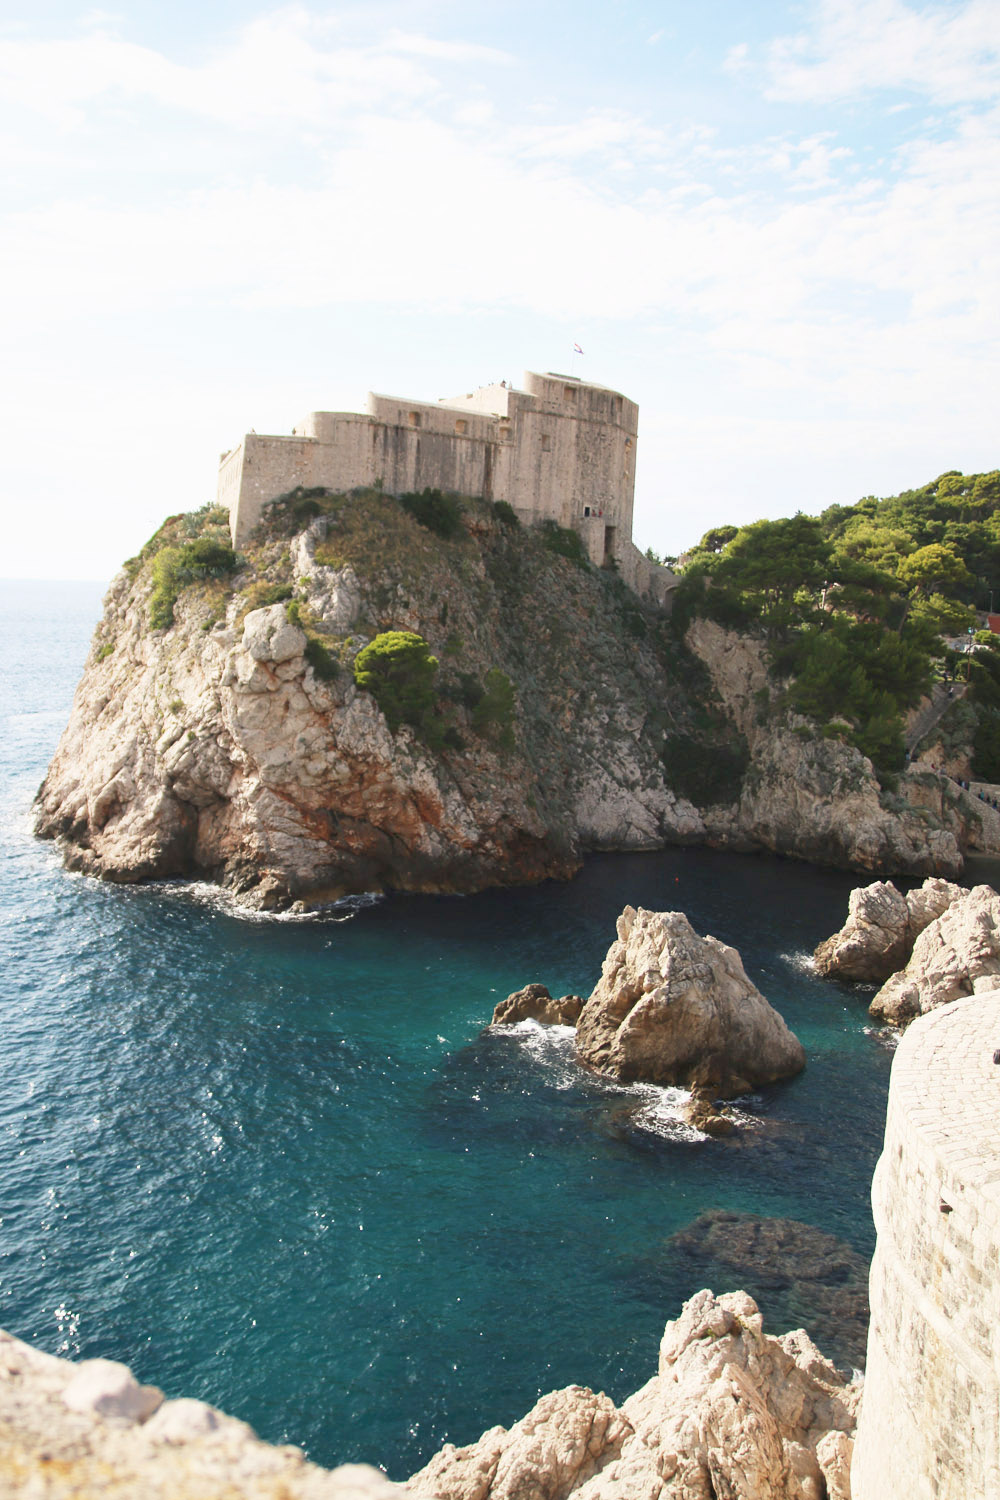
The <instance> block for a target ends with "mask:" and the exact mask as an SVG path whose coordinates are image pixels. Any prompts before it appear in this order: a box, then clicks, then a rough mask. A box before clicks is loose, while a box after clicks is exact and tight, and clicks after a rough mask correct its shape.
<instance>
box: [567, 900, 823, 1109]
mask: <svg viewBox="0 0 1000 1500" xmlns="http://www.w3.org/2000/svg"><path fill="white" fill-rule="evenodd" d="M577 1052H578V1056H579V1058H580V1060H581V1062H583V1063H585V1064H586V1065H587V1066H588V1067H591V1068H594V1069H596V1070H597V1071H598V1072H602V1073H612V1074H614V1075H615V1077H617V1078H620V1079H623V1080H624V1081H626V1082H636V1081H639V1080H642V1081H645V1082H649V1083H660V1084H678V1085H680V1086H682V1087H685V1088H700V1089H704V1090H706V1091H711V1093H712V1094H713V1095H714V1096H715V1097H717V1098H733V1097H735V1096H736V1095H738V1094H744V1093H747V1092H748V1091H749V1090H750V1089H752V1088H755V1087H757V1086H758V1085H760V1084H765V1083H773V1082H774V1081H775V1080H776V1079H779V1078H788V1077H790V1076H791V1075H792V1074H794V1073H798V1072H800V1071H801V1070H802V1068H804V1067H805V1061H806V1056H805V1051H804V1050H803V1047H802V1044H801V1042H800V1041H799V1040H798V1038H797V1037H795V1036H793V1034H792V1032H791V1031H789V1029H788V1027H787V1026H786V1025H785V1023H784V1021H783V1020H782V1019H781V1017H780V1016H779V1015H778V1012H777V1011H776V1010H775V1009H774V1008H773V1007H772V1006H771V1005H769V1004H768V1002H767V1001H766V1000H765V999H764V996H763V995H762V994H761V993H760V991H759V990H758V989H757V987H756V986H755V985H754V984H752V983H751V981H750V980H749V979H748V978H747V975H746V972H745V971H744V968H743V964H742V961H741V959H740V956H739V954H738V953H737V952H736V949H735V948H730V947H729V946H728V945H727V944H726V943H720V942H719V941H718V939H717V938H714V937H706V938H700V937H698V935H697V934H696V933H695V931H694V929H693V928H692V926H691V924H690V922H689V921H688V919H687V917H686V916H685V915H684V913H683V912H654V911H646V910H645V909H644V908H643V907H639V908H638V910H636V909H635V908H634V907H631V906H627V907H626V908H625V910H624V911H623V913H622V915H621V916H620V917H619V918H618V941H617V942H616V943H614V944H612V946H611V948H610V949H609V950H608V955H607V957H606V958H605V960H604V968H603V971H602V973H601V978H600V980H599V981H598V983H597V986H596V988H595V989H594V991H593V994H592V995H591V996H590V998H589V999H588V1001H587V1003H586V1005H585V1006H584V1008H583V1010H582V1012H581V1014H580V1020H579V1022H578V1024H577Z"/></svg>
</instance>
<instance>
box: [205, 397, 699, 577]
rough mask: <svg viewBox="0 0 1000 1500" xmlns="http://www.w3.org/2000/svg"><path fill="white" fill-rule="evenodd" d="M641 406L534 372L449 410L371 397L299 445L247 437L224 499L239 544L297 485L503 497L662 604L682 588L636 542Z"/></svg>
mask: <svg viewBox="0 0 1000 1500" xmlns="http://www.w3.org/2000/svg"><path fill="white" fill-rule="evenodd" d="M638 422H639V408H638V407H637V406H636V404H635V402H634V401H629V400H628V399H627V398H626V397H625V396H623V395H621V394H620V392H618V391H613V390H609V389H607V388H606V387H605V386H600V385H591V384H589V383H587V382H585V381H582V380H579V379H578V378H577V377H576V376H573V375H559V374H555V373H551V372H550V373H548V374H545V375H539V374H534V373H532V372H530V371H529V372H527V373H526V374H525V376H524V385H523V388H522V389H515V388H514V387H512V386H510V385H508V384H507V383H506V382H505V381H501V382H500V383H499V384H493V385H486V386H481V387H479V389H478V390H475V391H470V392H468V393H467V394H466V395H463V396H454V397H448V398H446V399H443V400H440V401H412V400H409V399H404V398H402V397H398V396H383V395H377V394H374V393H370V394H369V396H368V401H367V409H366V411H364V412H331V411H314V412H310V414H309V415H308V416H307V417H305V418H303V420H302V421H301V422H297V423H296V425H295V427H294V428H293V430H292V433H291V435H290V436H287V437H283V436H276V435H275V436H267V435H258V434H257V433H253V432H251V433H247V434H246V435H245V437H244V438H243V440H242V442H240V444H239V445H238V446H237V447H236V448H233V449H232V450H231V451H230V452H229V453H225V454H223V455H222V458H221V461H220V464H219V481H218V500H219V503H220V504H222V505H225V506H226V507H227V509H228V511H229V517H230V530H231V532H232V537H233V545H234V546H237V547H238V546H241V545H242V544H243V543H244V542H245V541H246V539H247V537H248V536H249V535H250V532H251V531H252V530H253V528H254V526H256V524H257V522H258V521H259V520H260V518H261V515H262V513H263V511H264V509H265V507H266V506H267V505H269V504H270V503H271V502H272V501H274V500H276V499H278V497H279V496H281V495H285V494H287V493H288V492H289V491H290V490H293V489H295V488H296V487H297V486H300V485H301V486H302V487H303V488H307V489H312V488H314V487H318V486H323V487H324V488H326V489H330V490H336V491H345V490H352V489H357V488H361V487H363V486H367V485H375V484H381V486H382V488H383V489H385V490H386V491H387V493H389V494H394V495H400V494H406V493H407V492H410V491H413V490H422V489H425V488H431V489H440V490H444V491H453V492H455V493H457V494H461V495H476V496H482V497H483V499H485V500H505V501H506V502H507V503H508V504H509V505H511V506H512V507H513V509H514V511H515V512H516V514H517V515H518V517H519V518H520V520H521V521H523V522H524V523H525V524H527V525H530V524H532V523H535V522H539V521H546V520H551V521H555V522H557V523H558V524H559V525H560V526H565V527H570V528H572V529H573V530H574V531H576V532H578V533H579V535H580V536H581V538H582V539H583V542H584V545H585V546H586V549H587V554H588V556H589V557H590V559H591V561H592V562H593V563H595V564H597V565H598V566H603V565H605V564H608V565H610V564H612V563H613V564H614V565H615V566H617V567H618V568H619V570H620V572H621V573H622V576H623V577H624V578H625V580H626V582H627V583H629V585H630V586H631V587H632V588H634V589H635V590H636V592H638V593H641V594H645V595H647V596H650V597H653V598H655V599H657V600H658V602H660V603H662V602H664V600H665V598H666V595H667V592H668V590H669V588H670V587H671V586H672V584H673V582H674V579H673V575H672V574H670V573H669V572H668V571H667V570H666V569H665V568H658V567H657V566H656V565H655V564H653V563H650V562H649V561H648V560H647V559H646V558H645V557H644V556H643V555H642V553H641V552H639V550H638V548H637V547H635V546H634V544H633V542H632V506H633V496H634V490H635V449H636V436H637V432H638Z"/></svg>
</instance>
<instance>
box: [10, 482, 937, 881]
mask: <svg viewBox="0 0 1000 1500" xmlns="http://www.w3.org/2000/svg"><path fill="white" fill-rule="evenodd" d="M306 502H307V504H306V505H303V498H302V497H301V496H300V497H298V499H297V500H296V499H294V498H293V499H290V500H289V501H288V502H287V503H285V504H278V505H275V506H274V507H272V508H271V511H269V513H268V518H267V521H266V523H265V524H264V525H262V526H261V527H260V528H258V531H257V532H256V533H255V534H254V537H253V538H252V539H251V542H250V543H249V544H248V546H247V548H246V550H245V553H244V554H243V556H241V558H240V559H239V562H238V565H237V570H236V571H235V572H233V573H231V574H229V575H227V576H225V577H219V578H207V579H206V578H202V579H201V580H200V581H197V580H195V581H192V580H191V579H190V578H188V579H187V581H186V583H184V586H180V587H179V588H178V590H177V594H176V599H175V601H174V603H173V620H172V622H171V623H168V624H167V625H165V626H161V628H153V626H152V623H151V622H152V620H154V619H157V618H158V616H157V614H156V597H155V593H154V581H155V579H156V577H157V571H156V570H157V566H158V564H157V556H158V554H159V555H160V556H161V557H162V549H163V548H164V547H172V548H174V549H175V550H176V549H177V548H178V547H179V546H181V547H182V546H183V544H184V538H185V537H188V538H190V537H192V536H195V537H200V539H201V538H209V539H210V538H211V537H213V536H214V535H215V533H216V532H217V533H218V535H219V536H220V537H225V532H224V527H223V525H222V522H221V518H219V517H213V515H212V514H211V513H195V514H194V515H193V516H191V517H184V516H178V517H173V518H171V520H170V521H169V522H168V523H166V525H165V527H164V528H163V529H162V531H161V533H159V534H158V536H157V537H156V538H154V539H153V542H152V543H150V545H149V546H148V547H147V548H146V549H144V552H143V554H141V555H140V557H139V558H138V559H135V560H133V563H132V564H131V565H129V567H128V568H127V569H126V570H125V571H123V572H122V573H121V574H119V576H118V577H117V578H116V579H115V581H114V583H113V584H112V586H111V589H110V591H109V593H108V596H107V599H106V603H105V613H104V617H103V620H102V621H101V623H100V625H99V627H98V630H97V634H96V636H95V640H94V644H93V648H92V651H91V654H90V657H89V659H88V662H87V665H86V669H85V672H84V676H83V679H82V681H81V683H80V686H79V689H78V692H77V695H76V699H75V702H74V706H73V711H72V716H71V719H70V723H69V725H68V727H67V729H66V732H65V734H64V735H63V738H62V740H61V742H60V745H59V747H58V750H57V752H56V756H55V758H54V760H53V762H52V765H51V767H50V769H49V773H48V775H47V777H46V780H45V782H44V784H43V786H42V788H41V791H40V793H39V797H38V820H37V827H38V830H39V832H40V833H42V834H43V835H46V836H49V837H56V838H58V839H60V841H61V843H62V846H63V849H64V851H65V857H66V859H67V862H68V863H69V864H70V865H71V866H72V867H74V868H78V869H81V870H85V871H87V872H90V873H93V874H96V875H100V876H103V877H105V878H108V879H112V880H120V881H133V880H141V879H147V878H157V877H166V876H175V875H183V876H192V877H199V878H205V879H210V880H214V881H218V882H220V883H222V884H224V885H225V886H227V887H228V888H230V889H231V890H232V891H234V892H235V893H237V894H238V895H239V896H240V897H241V899H243V900H245V901H248V902H251V903H254V904H257V905H262V906H269V905H276V904H278V905H280V904H287V903H288V902H290V901H294V900H296V899H300V898H301V899H304V900H307V901H322V900H325V899H332V898H334V897H336V896H339V895H343V894H347V893H350V892H353V891H359V890H371V889H379V888H385V887H394V888H397V889H411V890H412V889H419V890H425V891H444V890H464V891H467V890H474V889H479V888H482V887H485V886H488V885H492V884H503V883H522V882H528V881H532V880H538V879H541V878H544V877H546V876H565V875H567V874H569V873H571V872H572V871H573V869H575V868H576V866H577V864H578V863H579V860H580V857H581V855H582V854H583V853H584V852H586V851H588V850H594V849H643V848H656V847H660V846H662V845H664V844H667V843H679V842H691V843H704V842H709V843H712V844H715V845H718V846H729V847H737V848H761V847H762V848H768V849H774V850H777V851H779V852H782V853H788V854H793V855H798V856H801V857H803V858H807V859H814V860H816V861H818V862H821V863H826V864H830V863H833V864H840V865H844V866H847V867H853V868H857V869H862V870H869V869H871V870H880V871H881V870H885V871H893V870H895V871H901V872H903V873H908V874H913V873H944V874H951V873H954V872H955V871H957V870H958V869H959V868H960V866H961V854H960V852H959V844H958V838H957V837H956V833H958V834H960V832H961V830H960V828H958V827H957V825H954V819H952V823H953V827H952V828H951V829H949V830H945V829H943V828H942V827H941V826H940V822H939V820H938V819H937V818H936V817H935V816H934V815H933V813H931V812H930V811H929V810H927V809H921V810H919V811H915V810H914V809H911V808H908V807H906V806H905V804H903V803H902V801H901V802H900V807H899V810H895V811H894V810H890V809H887V808H886V807H885V806H883V804H882V802H880V799H879V789H878V785H877V783H876V781H875V778H874V775H873V773H872V770H871V766H870V764H869V763H868V762H867V761H866V760H864V758H863V757H862V756H860V755H859V754H858V753H857V752H856V751H854V750H851V749H849V748H848V747H845V746H842V745H839V744H836V743H833V742H830V741H817V740H815V739H814V738H812V737H811V736H810V734H809V730H808V728H807V727H804V726H802V725H799V726H797V727H795V726H793V727H791V728H790V727H788V726H787V725H786V726H784V727H776V726H778V725H779V724H780V722H781V721H780V719H779V717H778V716H777V715H776V714H774V713H772V712H771V711H770V709H769V704H770V701H771V696H772V689H771V687H770V685H769V683H768V678H767V674H766V670H765V666H764V661H763V657H762V654H761V651H760V648H759V646H758V645H756V644H755V643H754V642H751V641H747V640H745V639H742V638H740V637H738V636H735V635H732V634H731V633H727V632H725V631H720V630H719V628H718V627H717V626H714V625H711V624H709V623H707V622H704V621H699V622H696V624H695V625H694V626H693V627H692V629H691V631H690V633H689V637H688V643H687V646H684V645H682V644H681V643H679V642H677V641H676V640H674V638H673V637H672V635H671V633H670V630H669V626H668V624H667V622H666V621H665V620H664V619H663V617H662V616H660V615H658V614H657V613H656V612H653V611H650V610H649V609H647V608H646V607H644V606H642V605H641V604H640V602H639V601H638V600H637V599H636V598H635V596H634V595H632V594H631V593H630V592H629V591H628V590H627V589H626V588H625V587H624V585H623V584H622V583H621V582H620V581H619V580H618V579H617V578H616V577H615V576H614V575H613V574H608V573H605V572H599V571H597V570H595V569H592V568H586V567H583V568H581V567H578V566H576V565H575V564H574V563H573V562H572V561H571V560H568V559H567V558H566V557H564V556H561V555H559V554H558V551H557V550H556V551H553V550H552V547H551V546H550V545H546V539H545V538H544V537H543V536H540V534H539V533H537V532H532V531H528V530H525V529H523V528H519V527H512V526H509V525H505V524H504V523H503V519H502V518H499V517H498V516H497V514H496V513H495V511H494V510H493V508H492V507H490V506H486V505H483V504H481V503H470V504H469V505H468V506H467V508H466V510H465V513H464V515H463V522H462V525H461V527H460V528H459V530H458V532H457V534H456V535H455V536H453V537H451V538H449V539H447V540H443V539H441V538H440V537H438V536H435V535H432V534H431V533H430V532H429V531H427V530H426V529H424V528H423V527H422V526H420V525H418V524H417V523H416V521H415V520H414V519H413V518H412V517H411V516H410V515H408V514H406V513H405V512H404V511H403V510H402V509H401V507H400V505H399V503H398V502H397V501H396V500H394V499H392V498H391V497H389V496H384V495H381V494H377V493H368V494H364V495H356V496H353V497H350V498H346V499H345V498H343V497H341V498H334V497H327V496H322V497H321V498H320V499H319V500H311V501H310V500H309V497H306ZM309 505H311V507H312V511H310V510H309V508H308V506H309ZM317 510H318V511H319V514H315V511H317ZM213 528H214V530H213ZM551 540H552V538H551V537H549V538H548V541H549V542H550V543H551ZM161 615H162V610H161ZM385 630H410V631H414V632H416V633H418V634H419V635H421V636H423V637H424V638H425V639H426V640H427V641H428V643H429V645H430V648H431V650H432V651H433V652H434V654H435V655H436V656H437V658H438V660H439V663H440V666H439V670H438V673H437V677H436V691H437V693H438V701H437V706H436V709H435V719H434V726H435V728H436V734H434V735H430V734H428V733H426V732H425V731H424V730H422V731H420V732H418V731H417V730H416V729H414V728H412V727H410V726H408V725H405V724H404V725H403V726H402V727H401V728H399V729H398V730H397V731H396V732H395V733H393V732H392V731H391V730H390V727H389V724H388V723H387V721H386V719H385V717H384V716H383V714H382V713H381V712H380V710H379V708H378V706H377V704H376V702H375V700H374V699H373V698H372V697H371V696H370V695H369V694H368V693H365V692H361V691H359V690H358V689H357V688H356V687H355V684H354V680H353V674H352V662H353V659H354V657H355V656H356V654H357V652H358V650H359V649H360V648H361V647H362V646H364V645H365V644H366V643H367V642H368V641H370V640H371V639H372V638H373V637H374V636H375V635H376V634H378V633H379V632H381V631H385ZM706 669H707V670H706ZM491 670H498V671H500V672H502V673H503V674H504V675H505V677H506V678H507V679H508V680H509V682H510V684H511V685H512V687H513V691H514V709H513V713H512V714H511V716H510V718H509V722H507V723H504V724H498V723H496V722H495V721H494V722H491V721H490V719H489V716H483V715H482V714H481V713H480V710H479V707H478V705H479V704H480V703H481V700H482V695H483V687H484V684H485V683H486V680H487V675H488V674H489V673H490V671H491ZM706 705H707V707H708V714H709V718H710V719H711V720H712V723H713V724H714V725H715V728H714V730H713V733H714V734H715V743H716V751H717V747H718V744H719V743H723V744H725V743H726V742H727V741H728V740H734V741H736V742H739V741H740V740H741V737H742V739H744V740H745V742H746V744H747V745H748V746H749V751H750V765H749V770H748V771H747V774H746V776H745V777H743V779H742V784H741V781H740V776H739V774H738V771H737V772H734V773H732V774H731V775H730V777H729V780H728V781H726V779H725V776H724V777H723V779H722V782H721V783H718V785H717V786H716V787H715V788H714V789H713V790H712V791H711V793H708V792H706V793H704V794H699V793H698V792H697V791H693V790H692V789H691V785H690V784H687V783H684V784H682V783H683V778H681V777H678V776H677V775H676V774H675V773H674V772H673V771H671V770H670V769H668V768H669V766H670V765H671V761H670V756H669V754H668V753H667V752H668V751H669V749H670V747H671V746H673V745H676V744H678V743H680V742H681V741H685V742H687V743H689V744H690V745H691V746H693V751H692V754H691V755H690V756H689V759H692V760H693V761H695V762H697V761H698V760H699V758H700V757H701V749H700V746H699V743H698V738H697V737H698V735H699V734H700V733H702V732H703V726H704V721H705V716H706ZM432 746H433V748H432ZM712 753H716V752H712ZM883 800H884V799H883ZM696 803H697V804H699V805H696Z"/></svg>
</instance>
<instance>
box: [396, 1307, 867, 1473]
mask: <svg viewBox="0 0 1000 1500" xmlns="http://www.w3.org/2000/svg"><path fill="white" fill-rule="evenodd" d="M859 1400H860V1387H859V1386H858V1385H857V1384H854V1383H847V1382H845V1381H844V1380H843V1378H842V1377H841V1376H840V1375H839V1374H838V1372H837V1371H836V1370H835V1369H834V1367H833V1366H832V1365H831V1364H830V1363H829V1362H828V1361H827V1360H826V1359H824V1357H823V1355H822V1354H821V1353H820V1351H819V1350H818V1349H817V1348H816V1346H815V1344H813V1342H812V1341H811V1339H810V1338H809V1337H808V1335H807V1334H805V1333H804V1332H803V1331H802V1330H801V1329H799V1330H796V1331H795V1332H794V1333H788V1334H785V1335H784V1336H783V1337H781V1338H771V1337H768V1336H767V1335H765V1334H764V1332H763V1325H762V1319H761V1315H760V1312H759V1310H758V1308H757V1304H756V1303H755V1302H754V1301H753V1299H752V1298H750V1297H748V1296H747V1295H746V1293H745V1292H729V1293H727V1294H726V1295H724V1296H721V1297H716V1296H715V1295H714V1294H713V1293H712V1292H710V1291H701V1292H698V1293H697V1294H696V1295H695V1296H694V1297H692V1298H691V1299H690V1301H688V1302H686V1303H685V1305H684V1308H683V1310H682V1312H681V1315H680V1317H679V1318H677V1319H676V1320H675V1321H674V1322H672V1323H668V1324H667V1326H666V1329H665V1330H664V1334H663V1340H662V1342H661V1344H660V1358H659V1368H658V1371H657V1373H656V1374H655V1375H654V1376H653V1378H652V1379H651V1380H650V1381H648V1382H647V1383H646V1385H644V1386H643V1387H642V1389H641V1390H639V1391H637V1392H636V1393H635V1395H633V1396H630V1397H629V1398H628V1400H627V1401H625V1402H624V1404H623V1405H622V1406H621V1408H620V1409H616V1408H615V1407H614V1405H613V1404H612V1402H610V1401H609V1400H608V1398H607V1397H606V1396H603V1395H595V1393H594V1392H593V1391H590V1390H586V1389H584V1388H582V1387H580V1386H569V1387H567V1388H565V1389H564V1390H561V1391H555V1392H552V1393H551V1394H550V1395H548V1396H543V1397H542V1399H541V1400H540V1401H539V1402H537V1404H536V1405H535V1406H534V1407H533V1408H532V1410H531V1411H530V1412H529V1413H528V1415H527V1416H526V1417H523V1418H522V1419H521V1421H520V1422H517V1423H515V1425H514V1426H513V1427H512V1428H511V1429H510V1431H509V1432H507V1431H505V1430H504V1429H503V1428H502V1427H493V1428H491V1429H490V1430H489V1432H486V1433H484V1434H483V1436H482V1437H481V1438H480V1439H479V1442H478V1443H472V1444H470V1445H469V1446H468V1447H465V1448H455V1447H453V1446H452V1445H451V1444H448V1445H446V1447H444V1448H443V1449H442V1450H441V1452H440V1453H437V1454H435V1456H434V1458H432V1459H431V1461H430V1463H429V1464H428V1465H427V1466H426V1467H425V1468H423V1469H421V1470H420V1471H419V1473H417V1474H414V1475H413V1476H412V1478H411V1479H410V1480H409V1481H408V1486H407V1487H408V1488H409V1489H410V1490H412V1491H415V1492H416V1494H418V1495H421V1496H425V1497H427V1500H432V1497H433V1500H501V1497H503V1500H523V1497H531V1500H566V1497H568V1496H570V1495H573V1496H574V1497H577V1500H632V1497H637V1496H638V1497H642V1496H666V1495H669V1496H670V1497H671V1500H708V1497H710V1496H713V1495H714V1496H719V1497H721V1496H731V1497H741V1500H742V1497H747V1500H749V1497H751V1496H752V1497H753V1500H822V1497H824V1496H829V1497H832V1500H848V1496H849V1490H848V1489H846V1488H845V1487H844V1476H845V1475H846V1473H847V1469H848V1467H849V1463H850V1443H851V1434H852V1433H853V1431H854V1426H855V1423H856V1420H857V1408H858V1403H859Z"/></svg>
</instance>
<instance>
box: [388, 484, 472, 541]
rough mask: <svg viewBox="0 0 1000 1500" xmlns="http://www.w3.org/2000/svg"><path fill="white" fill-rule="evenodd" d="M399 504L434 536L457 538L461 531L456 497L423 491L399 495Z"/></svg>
mask: <svg viewBox="0 0 1000 1500" xmlns="http://www.w3.org/2000/svg"><path fill="white" fill-rule="evenodd" d="M399 503H400V505H401V506H402V507H403V509H404V510H405V511H407V512H408V513H409V514H410V515H411V516H412V517H413V519H414V520H415V521H419V523H420V525H421V526H425V527H426V528H427V530H428V531H433V532H434V534H435V535H436V536H441V537H444V538H445V539H446V540H447V539H448V538H449V537H455V536H458V535H459V533H460V532H461V530H462V502H461V501H460V500H459V498H458V496H457V495H445V494H442V492H441V491H440V490H432V489H423V490H421V491H420V492H419V494H418V493H417V492H416V491H412V492H410V493H409V494H406V495H400V497H399Z"/></svg>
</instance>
